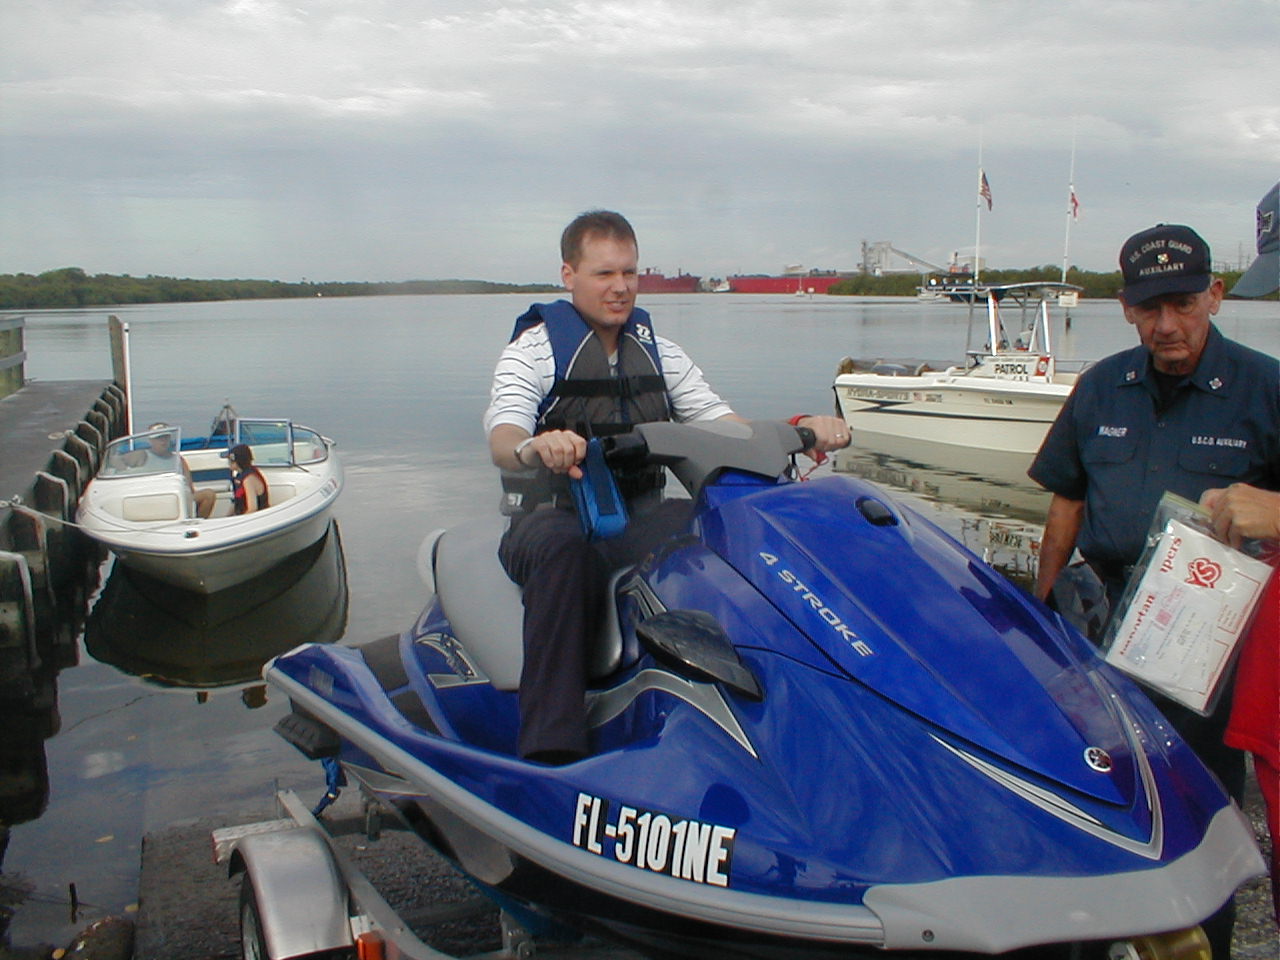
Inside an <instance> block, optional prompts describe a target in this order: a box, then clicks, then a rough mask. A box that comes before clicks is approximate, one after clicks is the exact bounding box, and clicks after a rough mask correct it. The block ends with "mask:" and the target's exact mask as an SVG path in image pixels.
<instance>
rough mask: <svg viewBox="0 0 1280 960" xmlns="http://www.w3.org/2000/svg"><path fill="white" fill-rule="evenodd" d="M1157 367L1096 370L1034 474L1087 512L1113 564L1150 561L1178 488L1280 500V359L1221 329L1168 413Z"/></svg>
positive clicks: (1133, 364) (1147, 363) (1087, 550)
mask: <svg viewBox="0 0 1280 960" xmlns="http://www.w3.org/2000/svg"><path fill="white" fill-rule="evenodd" d="M1150 357H1151V355H1150V352H1149V351H1148V350H1147V348H1146V347H1144V346H1141V345H1139V346H1137V347H1134V348H1133V349H1131V350H1126V351H1124V352H1122V353H1117V354H1113V355H1112V356H1110V357H1107V358H1106V359H1104V360H1100V361H1098V363H1096V364H1094V365H1093V366H1092V367H1090V368H1089V369H1088V370H1086V371H1085V372H1084V374H1082V375H1081V377H1080V380H1079V381H1078V382H1077V384H1076V387H1075V390H1073V391H1072V393H1071V396H1070V397H1068V398H1067V402H1066V404H1065V405H1064V406H1063V408H1062V411H1061V412H1060V413H1059V414H1058V419H1057V420H1056V421H1055V422H1054V424H1053V426H1052V427H1051V428H1050V430H1049V434H1048V436H1047V437H1045V441H1044V445H1043V446H1042V447H1041V448H1040V452H1039V453H1038V454H1037V455H1036V458H1035V460H1034V462H1033V463H1032V464H1031V469H1030V470H1028V471H1027V473H1028V475H1029V476H1030V477H1031V479H1033V480H1035V481H1036V482H1037V483H1039V484H1040V485H1041V486H1042V487H1044V488H1045V489H1047V490H1049V491H1050V492H1052V493H1056V494H1060V495H1061V496H1064V497H1068V498H1070V499H1072V500H1083V501H1084V502H1085V510H1084V520H1083V523H1082V526H1081V529H1080V535H1079V538H1078V539H1077V541H1076V546H1077V547H1078V548H1079V550H1080V552H1081V554H1083V555H1084V557H1085V558H1086V559H1088V560H1092V561H1095V562H1101V563H1103V564H1108V565H1126V564H1131V563H1136V562H1137V561H1138V560H1139V558H1140V557H1141V556H1142V550H1143V547H1144V546H1145V543H1146V535H1147V530H1148V528H1149V527H1150V525H1151V518H1152V516H1153V515H1154V514H1155V509H1156V505H1157V504H1158V503H1159V502H1160V497H1161V496H1162V495H1163V494H1164V492H1165V491H1166V490H1169V491H1172V492H1173V493H1176V494H1179V495H1180V496H1183V497H1186V498H1187V499H1189V500H1199V498H1200V494H1201V493H1203V492H1204V491H1205V490H1208V489H1210V488H1211V487H1225V486H1227V485H1228V484H1231V483H1236V482H1243V483H1249V484H1252V485H1253V486H1255V487H1261V488H1263V489H1265V490H1280V361H1277V360H1276V358H1274V357H1269V356H1267V355H1266V354H1265V353H1260V352H1259V351H1257V350H1252V349H1250V348H1249V347H1246V346H1243V345H1242V344H1239V343H1236V342H1234V341H1232V340H1228V339H1227V338H1226V337H1224V336H1223V335H1222V334H1221V333H1220V332H1219V331H1218V328H1217V327H1216V326H1213V325H1210V329H1209V337H1208V339H1207V341H1206V342H1205V348H1204V353H1203V354H1201V356H1200V362H1199V364H1197V366H1196V369H1195V371H1194V372H1193V373H1192V374H1191V376H1189V377H1186V378H1184V379H1183V380H1182V381H1181V382H1179V384H1178V386H1177V387H1176V389H1175V390H1174V392H1173V396H1172V398H1171V399H1170V400H1169V402H1168V404H1167V405H1166V406H1165V407H1164V408H1163V409H1160V406H1159V389H1158V388H1157V386H1156V381H1155V376H1154V373H1153V370H1152V365H1151V359H1150Z"/></svg>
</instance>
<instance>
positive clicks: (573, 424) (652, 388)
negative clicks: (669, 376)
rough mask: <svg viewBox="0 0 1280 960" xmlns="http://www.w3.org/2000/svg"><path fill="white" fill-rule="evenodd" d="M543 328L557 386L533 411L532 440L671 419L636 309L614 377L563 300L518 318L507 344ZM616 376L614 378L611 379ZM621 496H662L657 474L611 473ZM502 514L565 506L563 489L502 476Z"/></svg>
mask: <svg viewBox="0 0 1280 960" xmlns="http://www.w3.org/2000/svg"><path fill="white" fill-rule="evenodd" d="M540 323H541V324H544V325H545V326H546V329H547V336H548V339H549V340H550V342H551V351H552V354H553V356H554V358H555V381H554V383H553V384H552V387H551V390H550V391H549V392H548V394H547V395H546V396H545V397H544V398H543V399H542V402H541V403H540V404H539V406H538V421H537V425H536V426H535V428H534V433H542V432H544V431H546V430H572V431H573V432H574V433H576V434H578V435H579V436H581V437H586V438H588V439H590V438H592V437H603V436H609V435H610V434H616V433H623V432H625V431H627V430H629V429H631V427H632V426H633V425H634V424H637V423H652V422H654V421H659V420H670V419H671V403H670V398H669V397H668V396H667V384H666V380H664V379H663V376H662V361H661V359H660V357H659V356H658V343H657V339H656V338H655V336H654V333H653V327H652V326H651V325H650V321H649V315H648V314H647V313H646V312H645V311H643V310H640V309H638V308H635V309H633V310H632V311H631V316H630V317H628V318H627V322H626V323H625V324H624V325H623V327H622V330H621V331H620V333H619V336H618V355H617V362H616V370H615V369H614V368H613V367H612V366H611V365H610V363H609V358H608V357H607V356H606V355H605V352H604V347H603V345H602V344H601V342H600V338H599V337H597V336H596V335H595V332H594V331H593V330H592V329H591V327H590V325H588V323H587V322H586V321H585V320H584V319H582V316H581V315H580V314H579V313H578V311H577V310H576V309H575V308H574V306H573V304H571V303H570V302H569V301H567V300H557V301H555V302H554V303H535V304H533V305H532V306H530V307H529V309H528V310H527V311H525V312H524V313H523V314H522V315H521V316H520V317H518V318H517V319H516V323H515V328H514V329H513V330H512V332H511V340H512V341H514V340H516V339H517V338H519V337H520V335H521V334H523V333H524V332H525V331H526V330H529V329H530V328H531V327H535V326H537V325H538V324H540ZM615 373H616V375H615ZM613 473H614V477H615V479H616V480H617V483H618V488H619V490H620V491H621V493H622V496H623V497H625V498H628V499H630V498H631V497H635V496H638V495H640V494H643V493H646V492H649V491H652V490H658V489H661V487H662V485H663V483H664V481H665V479H666V475H665V473H664V472H663V469H662V468H661V467H656V466H647V467H630V468H627V469H620V468H614V469H613ZM502 483H503V490H504V508H503V509H504V512H505V513H522V512H526V511H528V510H531V509H532V508H533V507H534V506H536V505H537V504H539V503H542V502H545V501H547V500H556V501H557V502H560V498H561V496H562V495H563V498H564V501H563V502H565V503H566V504H567V503H568V492H569V482H568V479H567V478H566V477H564V476H562V475H557V474H552V473H551V472H550V471H549V470H546V469H544V468H539V469H537V470H536V471H525V472H523V473H519V474H513V473H510V472H506V471H504V473H503V478H502Z"/></svg>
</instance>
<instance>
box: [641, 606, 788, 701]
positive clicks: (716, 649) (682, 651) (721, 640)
mask: <svg viewBox="0 0 1280 960" xmlns="http://www.w3.org/2000/svg"><path fill="white" fill-rule="evenodd" d="M636 635H637V636H639V637H640V640H641V642H642V643H644V645H645V648H646V649H648V650H649V652H650V653H652V654H653V655H654V656H655V657H656V658H657V659H658V660H659V661H661V662H662V663H664V664H665V665H666V666H668V667H671V668H672V669H674V670H677V671H679V672H680V673H682V674H684V675H685V676H687V677H689V678H690V679H694V680H703V681H711V682H715V683H723V684H724V685H725V686H727V687H729V689H731V690H733V691H735V692H737V693H740V694H742V696H744V697H748V698H749V699H751V700H763V699H764V692H763V691H762V690H761V689H760V682H759V681H758V680H757V679H756V677H755V674H753V673H752V672H751V670H750V669H749V668H748V667H747V666H746V665H745V664H743V662H742V660H741V659H739V657H738V651H736V650H735V649H733V644H732V643H730V642H729V637H728V634H726V633H725V632H724V627H722V626H720V623H719V621H717V620H716V618H715V617H713V616H711V614H709V613H704V612H703V611H701V610H666V611H664V612H662V613H659V614H655V615H654V616H652V617H649V618H648V619H647V620H644V621H642V622H641V623H639V624H637V625H636Z"/></svg>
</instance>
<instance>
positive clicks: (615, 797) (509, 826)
mask: <svg viewBox="0 0 1280 960" xmlns="http://www.w3.org/2000/svg"><path fill="white" fill-rule="evenodd" d="M607 445H608V446H610V447H611V452H610V454H609V455H610V456H611V457H613V458H625V457H635V458H645V459H646V460H647V461H648V462H656V463H661V464H664V465H666V466H667V467H669V468H670V469H671V471H672V472H673V473H674V474H675V476H676V477H677V478H678V479H679V480H680V481H681V483H682V484H683V485H684V487H685V488H686V489H687V490H688V491H689V493H690V495H691V496H692V497H693V498H694V510H693V514H692V520H691V523H690V526H689V528H688V531H687V533H686V534H684V535H682V536H679V537H676V538H674V539H673V540H671V541H670V542H669V543H667V544H666V545H665V546H664V547H663V548H662V549H661V550H659V551H657V552H656V553H655V554H653V555H651V556H650V557H648V558H647V559H646V560H645V562H643V563H642V564H640V565H638V566H636V567H634V568H629V569H625V570H621V571H618V572H617V573H616V575H615V576H614V577H613V580H612V585H611V588H610V589H611V591H612V603H611V604H609V605H608V608H609V609H608V614H607V617H606V622H605V623H604V624H602V626H601V632H600V636H599V640H598V644H597V647H596V650H595V655H596V661H595V662H594V663H593V664H592V677H593V683H592V688H591V689H590V691H589V693H588V700H589V705H588V713H589V717H590V724H591V728H592V737H593V746H594V753H593V755H592V756H590V757H588V758H587V759H584V760H581V761H579V762H576V763H572V764H569V765H566V766H558V767H556V766H543V765H539V764H534V763H529V762H525V761H522V760H520V759H518V758H517V756H516V755H515V745H516V733H517V712H516V696H517V695H516V689H517V685H518V681H519V676H520V667H521V657H522V653H521V640H520V623H521V616H522V609H521V605H520V597H519V590H518V588H517V587H516V586H514V585H513V584H512V583H511V582H510V581H509V580H508V579H507V577H506V575H505V574H504V573H503V571H502V569H501V567H500V566H499V563H498V560H497V556H496V548H497V538H498V530H497V528H496V526H489V527H486V528H485V529H483V530H479V531H477V530H467V529H457V530H449V531H445V532H443V533H441V534H438V535H433V536H432V537H431V538H429V540H428V543H427V544H426V545H425V546H426V552H425V553H424V557H425V558H426V563H427V565H428V566H429V567H430V574H431V576H432V578H433V580H434V597H433V598H432V600H431V601H430V603H429V605H428V606H427V608H426V610H425V612H424V613H422V615H421V616H420V617H419V619H418V621H417V622H416V623H415V624H414V625H413V626H412V628H410V629H409V630H408V631H406V632H405V633H403V634H401V635H400V636H396V637H388V638H385V639H383V640H381V641H375V642H373V643H370V644H366V645H364V646H361V647H343V646H331V645H315V644H307V645H304V646H301V647H299V648H297V649H295V650H293V651H292V652H290V653H288V654H285V655H283V656H281V657H279V658H277V659H276V660H274V661H273V662H272V663H271V664H269V665H268V668H267V670H266V678H267V680H268V681H270V683H272V684H274V685H275V686H276V687H277V688H279V689H280V690H281V691H283V692H284V693H285V694H287V696H288V697H289V699H290V701H291V702H292V704H293V707H294V711H295V712H294V713H293V714H291V715H290V716H287V717H286V718H284V720H282V722H281V724H280V725H279V729H280V730H281V732H282V733H283V734H284V735H285V736H286V737H287V738H288V739H290V740H291V742H294V743H295V745H297V746H299V747H300V748H301V749H303V750H304V752H307V753H308V755H310V756H312V757H324V756H335V757H337V758H338V759H339V760H340V762H341V765H342V768H343V769H344V770H345V771H346V773H347V774H348V775H350V776H352V777H354V778H356V779H357V780H358V781H359V782H360V783H361V784H362V785H363V787H364V788H366V789H368V790H370V791H372V792H373V793H375V794H376V795H378V796H379V797H380V798H381V799H382V800H384V801H385V802H386V804H388V805H390V806H392V807H394V808H395V809H397V810H398V811H399V812H400V813H402V814H403V815H404V817H405V819H407V820H408V822H409V823H410V824H411V825H412V826H414V828H415V829H417V831H418V832H419V833H420V834H421V835H422V836H423V837H424V838H425V839H426V840H428V841H429V842H430V843H431V844H432V845H433V846H434V847H435V848H436V849H438V850H439V851H440V852H441V853H442V854H443V855H444V856H446V857H447V858H449V859H450V860H452V861H453V862H454V863H455V864H457V866H458V867H459V868H460V869H461V870H463V871H465V872H466V873H467V874H469V875H470V876H471V877H472V878H473V879H474V881H475V882H476V883H477V884H478V885H480V886H481V887H482V888H483V889H485V890H486V891H488V892H489V893H491V894H492V895H493V896H494V898H495V899H497V900H498V901H499V902H500V903H502V904H503V905H504V906H506V907H507V908H508V909H512V908H514V909H516V910H518V911H521V912H522V913H523V915H524V916H525V917H527V918H545V919H546V920H548V921H552V922H555V923H558V924H562V925H567V926H569V927H572V928H576V929H578V930H585V931H590V932H594V933H598V934H599V933H603V934H605V935H607V936H609V937H612V938H615V939H618V940H621V941H623V942H626V943H628V944H630V945H632V946H635V947H637V948H638V949H640V950H642V951H646V952H650V953H655V954H659V955H663V956H695V957H709V956H732V957H782V956H787V957H794V956H831V957H850V956H857V955H859V954H861V953H868V954H871V955H877V956H878V955H881V954H882V953H883V952H886V951H892V952H898V953H899V954H900V955H916V954H919V955H926V956H929V957H935V958H936V957H940V956H947V955H959V954H992V953H1002V952H1007V951H1017V952H1018V954H1019V955H1025V956H1035V957H1045V956H1059V955H1060V956H1063V957H1067V956H1074V957H1090V956H1097V957H1105V956H1107V955H1108V951H1109V950H1110V951H1118V952H1113V953H1112V954H1111V955H1112V956H1115V957H1128V956H1132V957H1135V958H1136V957H1138V956H1139V955H1142V956H1149V955H1151V954H1150V953H1149V952H1148V953H1142V952H1141V951H1140V950H1139V946H1135V944H1138V945H1142V944H1145V945H1146V946H1142V950H1147V951H1149V950H1150V949H1151V946H1150V945H1151V944H1153V943H1155V944H1159V943H1162V942H1165V943H1167V944H1170V945H1173V946H1172V947H1171V948H1172V949H1183V948H1182V947H1179V946H1176V944H1179V943H1181V944H1185V942H1186V940H1187V937H1188V936H1191V937H1194V936H1195V933H1196V932H1198V931H1195V932H1192V933H1190V934H1189V933H1187V930H1188V928H1196V927H1197V925H1198V924H1199V923H1200V922H1201V921H1202V920H1204V919H1205V918H1206V917H1208V916H1209V915H1210V914H1212V913H1213V912H1214V911H1216V910H1217V909H1218V908H1219V907H1220V906H1221V905H1222V904H1223V903H1224V902H1225V901H1226V900H1227V899H1228V898H1229V897H1230V896H1231V895H1232V893H1233V892H1234V890H1235V889H1236V887H1237V886H1238V885H1239V884H1240V883H1241V882H1243V881H1244V880H1246V879H1248V878H1250V877H1252V876H1255V875H1257V874H1259V873H1261V872H1262V870H1263V864H1262V860H1261V857H1260V855H1259V854H1258V851H1257V848H1256V846H1255V844H1254V841H1253V838H1252V832H1251V830H1250V828H1249V826H1248V824H1247V822H1246V820H1245V818H1244V817H1243V815H1242V814H1241V813H1240V811H1239V810H1238V809H1237V808H1236V807H1235V806H1234V805H1233V804H1232V802H1231V801H1230V799H1229V798H1228V797H1227V796H1226V794H1225V793H1224V792H1223V790H1222V788H1221V787H1220V785H1219V784H1218V782H1217V781H1216V780H1215V779H1214V778H1213V776H1212V775H1211V774H1209V773H1208V772H1207V771H1206V770H1205V768H1204V767H1203V766H1202V765H1201V764H1200V762H1199V761H1198V760H1197V759H1196V757H1195V756H1194V755H1193V754H1192V752H1191V751H1190V749H1189V748H1188V747H1187V746H1186V745H1185V744H1183V742H1182V741H1181V740H1180V739H1179V738H1178V736H1177V734H1176V733H1174V731H1173V730H1172V729H1171V728H1170V726H1169V725H1168V723H1167V722H1166V721H1165V720H1164V718H1163V717H1162V716H1161V715H1160V713H1159V712H1158V711H1157V710H1156V709H1155V708H1154V707H1153V706H1152V705H1151V703H1150V702H1149V701H1148V700H1147V698H1146V697H1145V696H1144V695H1143V694H1142V693H1140V692H1139V691H1138V689H1137V688H1136V687H1135V686H1134V685H1133V684H1132V683H1130V682H1129V681H1128V680H1126V679H1125V678H1124V677H1122V676H1121V675H1119V674H1118V673H1116V672H1115V671H1114V670H1112V669H1111V668H1109V667H1108V666H1106V665H1105V664H1104V663H1103V662H1102V660H1101V659H1100V657H1099V656H1098V655H1097V654H1096V653H1095V651H1094V649H1093V647H1092V646H1091V645H1090V644H1089V643H1088V642H1087V641H1086V640H1085V639H1084V638H1082V637H1081V636H1080V635H1079V634H1077V633H1076V632H1075V631H1074V630H1073V629H1072V628H1071V627H1070V626H1068V625H1067V624H1066V623H1065V622H1064V621H1063V620H1062V619H1061V618H1060V617H1059V616H1058V615H1057V614H1055V613H1053V612H1051V611H1050V610H1048V609H1047V608H1046V607H1044V606H1042V605H1041V604H1039V603H1037V602H1036V601H1034V600H1033V599H1030V598H1028V597H1027V596H1026V595H1025V594H1023V593H1022V592H1020V591H1019V590H1018V589H1016V588H1015V587H1014V586H1012V585H1011V584H1010V583H1008V582H1007V581H1006V580H1005V579H1004V578H1002V577H1001V576H1000V575H999V574H997V573H995V572H994V571H992V570H991V569H990V568H989V567H987V566H986V565H984V564H983V563H982V562H981V561H980V560H979V559H978V558H976V557H975V556H974V555H973V554H971V553H969V552H968V551H967V550H965V549H964V548H963V547H962V546H960V545H959V544H958V543H956V542H955V541H954V540H952V539H951V538H950V537H949V536H948V535H947V534H945V533H944V532H942V531H941V530H939V529H938V528H937V527H935V526H934V525H933V524H931V523H930V522H929V521H927V520H926V519H924V518H923V517H921V516H920V515H918V514H916V513H914V512H912V511H911V510H909V509H907V508H905V507H903V506H902V505H900V504H898V503H896V502H894V501H893V500H892V499H890V498H889V497H888V496H886V494H885V493H884V492H883V491H882V490H881V489H879V488H878V487H876V486H874V485H871V484H869V483H866V482H863V481H860V480H858V479H856V478H853V477H849V476H840V475H837V476H830V477H826V478H823V479H819V480H815V481H812V482H805V483H800V482H795V480H794V475H795V471H794V462H793V459H792V458H793V455H794V454H795V453H796V452H797V451H799V450H800V449H801V448H802V446H803V445H804V441H803V439H802V437H801V435H800V433H799V432H798V431H797V430H796V429H794V428H792V427H790V426H787V425H785V424H779V423H769V422H757V423H754V424H751V425H745V424H738V423H726V422H716V423H713V424H708V425H679V424H669V423H659V424H646V425H643V426H639V427H637V428H636V429H635V430H634V432H633V433H631V434H628V435H625V436H623V437H620V438H617V439H616V440H611V441H609V443H608V444H607ZM1140 938H1150V939H1140ZM1178 955H1180V956H1181V955H1185V954H1178Z"/></svg>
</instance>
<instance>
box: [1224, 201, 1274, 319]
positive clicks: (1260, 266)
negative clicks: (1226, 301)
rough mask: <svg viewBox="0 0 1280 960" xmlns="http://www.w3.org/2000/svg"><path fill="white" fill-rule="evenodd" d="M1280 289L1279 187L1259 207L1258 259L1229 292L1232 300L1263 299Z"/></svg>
mask: <svg viewBox="0 0 1280 960" xmlns="http://www.w3.org/2000/svg"><path fill="white" fill-rule="evenodd" d="M1277 289H1280V183H1277V184H1276V185H1275V186H1274V187H1272V188H1271V189H1270V190H1268V191H1267V195H1266V196H1265V197H1263V198H1262V200H1261V202H1259V204H1258V259H1257V260H1255V261H1253V264H1252V266H1250V267H1249V269H1248V270H1246V271H1245V272H1244V275H1243V276H1241V277H1240V279H1239V280H1238V281H1237V282H1236V285H1235V286H1234V287H1232V288H1231V295H1232V296H1233V297H1265V296H1266V295H1267V294H1268V293H1274V292H1275V291H1276V290H1277Z"/></svg>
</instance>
